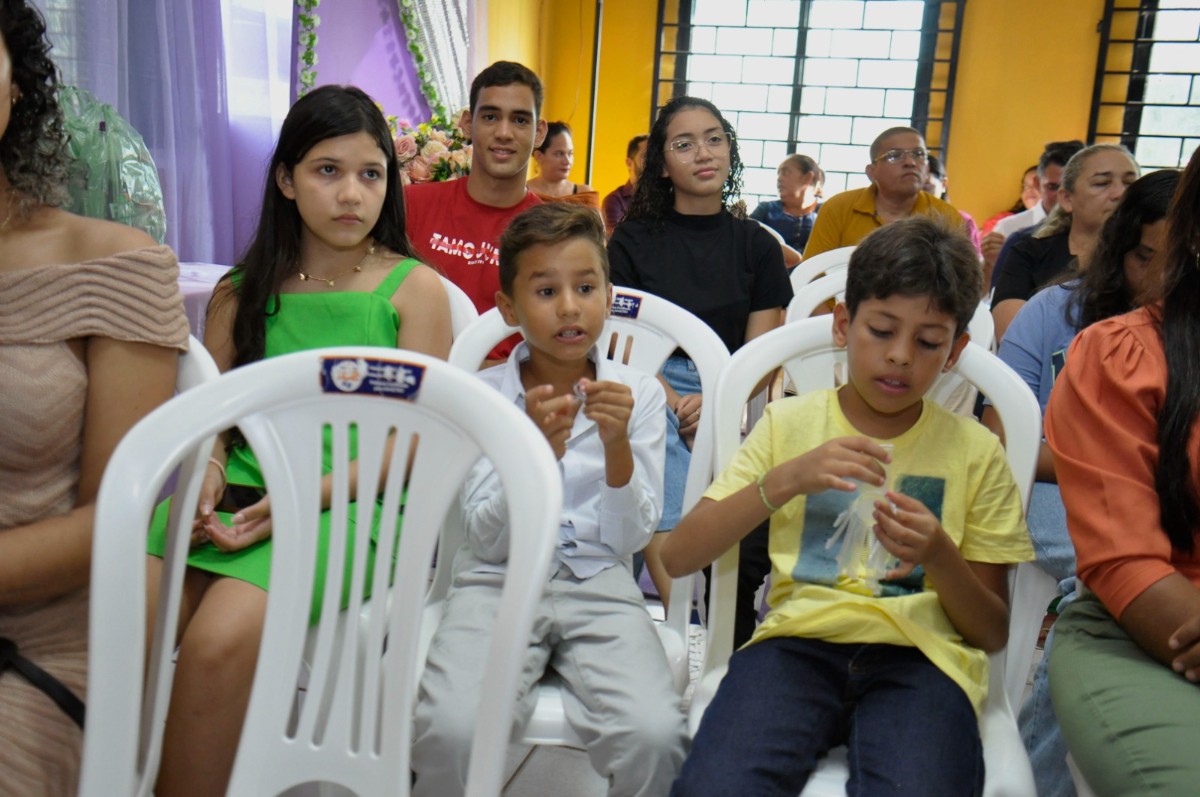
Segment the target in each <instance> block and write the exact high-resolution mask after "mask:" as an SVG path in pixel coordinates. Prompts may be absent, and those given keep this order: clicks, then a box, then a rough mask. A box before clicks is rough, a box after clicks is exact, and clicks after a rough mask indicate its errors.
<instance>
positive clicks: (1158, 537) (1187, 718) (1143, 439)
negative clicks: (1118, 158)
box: [1046, 150, 1200, 795]
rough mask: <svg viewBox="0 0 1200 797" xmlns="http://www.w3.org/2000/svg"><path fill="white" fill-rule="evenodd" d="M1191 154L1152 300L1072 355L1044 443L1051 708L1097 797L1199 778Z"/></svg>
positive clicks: (1199, 190)
mask: <svg viewBox="0 0 1200 797" xmlns="http://www.w3.org/2000/svg"><path fill="white" fill-rule="evenodd" d="M1198 411H1200V150H1198V151H1197V152H1195V153H1193V154H1192V158H1191V162H1190V163H1189V164H1188V167H1187V170H1186V171H1185V172H1184V175H1183V178H1182V180H1181V182H1180V185H1179V189H1178V191H1177V193H1176V195H1175V199H1174V202H1173V204H1172V207H1171V211H1170V214H1169V216H1168V223H1167V256H1166V263H1165V270H1164V278H1163V289H1162V300H1161V301H1160V302H1156V303H1154V304H1150V305H1146V306H1144V307H1142V308H1140V309H1138V310H1135V311H1133V312H1131V313H1128V314H1126V315H1122V316H1117V317H1115V318H1110V319H1108V320H1105V321H1101V322H1099V323H1096V324H1094V325H1092V326H1090V327H1088V328H1087V329H1086V330H1084V331H1083V332H1081V333H1080V334H1079V336H1078V337H1077V338H1076V339H1075V342H1074V343H1073V344H1072V345H1071V349H1070V351H1069V353H1068V355H1067V359H1066V367H1065V369H1064V370H1063V372H1062V375H1061V376H1060V377H1059V379H1058V382H1057V384H1056V385H1055V388H1054V392H1053V394H1052V395H1051V397H1050V403H1049V406H1048V408H1047V413H1046V439H1047V441H1048V442H1049V444H1050V448H1051V450H1052V451H1053V454H1054V465H1055V472H1056V473H1057V476H1058V483H1059V486H1060V488H1061V489H1062V496H1063V503H1064V504H1065V505H1066V508H1067V526H1068V529H1069V530H1070V533H1071V540H1072V541H1073V542H1074V544H1075V553H1076V557H1077V560H1078V572H1079V581H1080V582H1081V584H1080V586H1079V589H1078V592H1079V595H1078V597H1077V599H1076V600H1075V602H1074V603H1072V604H1071V605H1070V606H1069V607H1067V609H1066V611H1064V612H1063V614H1062V615H1061V616H1060V617H1059V619H1058V622H1057V623H1056V624H1055V641H1054V648H1053V651H1052V655H1051V659H1050V690H1051V695H1052V697H1053V701H1054V710H1055V713H1056V714H1057V715H1058V719H1059V723H1060V724H1061V726H1062V730H1063V735H1064V736H1065V738H1066V741H1067V747H1068V748H1069V749H1070V751H1071V754H1072V756H1073V757H1074V759H1075V762H1076V764H1077V765H1078V766H1079V769H1080V770H1081V772H1082V773H1083V775H1084V776H1085V778H1086V779H1087V781H1088V783H1089V784H1090V785H1091V787H1092V788H1093V789H1094V790H1095V791H1096V793H1097V794H1101V795H1108V794H1113V795H1115V794H1190V793H1192V792H1193V791H1194V790H1195V787H1196V783H1197V781H1198V780H1200V759H1197V756H1196V754H1195V740H1196V739H1197V738H1198V735H1200V691H1198V689H1197V684H1198V683H1200V557H1198V556H1197V542H1198V541H1200V430H1198V429H1197V424H1196V419H1197V413H1198Z"/></svg>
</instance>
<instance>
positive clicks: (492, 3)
mask: <svg viewBox="0 0 1200 797" xmlns="http://www.w3.org/2000/svg"><path fill="white" fill-rule="evenodd" d="M483 2H486V3H487V25H488V41H487V46H488V62H489V63H490V62H492V61H517V62H519V63H522V64H525V65H526V66H528V67H529V68H531V69H533V70H535V71H536V70H537V68H538V57H539V54H540V53H541V43H540V42H539V41H538V33H539V27H540V26H539V21H538V17H539V11H540V9H541V6H542V3H541V1H540V0H483ZM471 77H472V78H474V77H475V76H474V75H471Z"/></svg>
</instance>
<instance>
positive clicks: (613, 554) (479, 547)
mask: <svg viewBox="0 0 1200 797" xmlns="http://www.w3.org/2000/svg"><path fill="white" fill-rule="evenodd" d="M588 357H589V359H591V360H592V361H593V362H595V363H596V379H597V380H598V381H610V382H621V383H623V384H625V385H628V386H629V388H630V390H631V391H632V392H633V411H632V414H631V416H630V419H629V445H630V448H631V449H632V451H633V476H632V478H630V480H629V483H628V484H626V485H625V486H623V487H610V486H608V485H607V484H606V483H605V461H604V444H603V443H602V442H601V440H600V435H599V432H598V431H597V429H596V424H595V422H593V421H591V420H589V419H588V418H586V417H585V416H584V414H583V408H582V407H581V408H580V410H579V412H578V413H577V414H576V415H575V422H574V425H573V426H572V427H571V435H570V437H569V438H568V439H567V448H566V453H564V454H563V456H562V459H560V460H559V461H558V469H559V473H560V474H561V475H562V480H563V509H562V519H561V523H560V526H559V534H558V540H559V541H558V550H557V553H556V557H557V560H558V562H559V563H560V564H562V565H565V566H566V567H568V568H569V569H570V570H571V572H572V573H573V574H574V575H575V576H576V577H577V578H589V577H591V576H593V575H595V574H596V573H599V572H600V571H601V570H605V569H607V568H610V567H612V566H613V565H615V564H617V563H618V562H619V561H620V560H621V559H623V558H624V557H626V556H629V555H630V554H633V553H636V552H637V551H640V550H641V549H642V548H644V547H645V546H646V543H647V542H648V541H649V540H650V537H651V535H653V533H654V529H655V528H656V527H657V526H658V521H659V518H660V517H661V516H662V503H663V468H664V459H665V456H666V424H667V420H666V397H665V395H664V393H663V389H662V386H661V385H660V384H659V382H658V380H657V379H655V378H654V377H652V376H649V375H647V374H645V373H643V372H641V371H638V370H636V369H634V368H630V367H628V366H625V365H621V364H619V363H614V362H610V361H609V360H606V359H604V358H603V357H600V356H599V353H598V352H597V350H596V349H595V348H593V349H592V351H591V352H590V353H589V355H588ZM528 359H529V346H528V344H527V343H524V342H522V343H521V344H519V345H518V346H517V348H516V349H514V350H513V353H512V354H511V355H510V356H509V358H508V361H507V362H505V363H503V364H501V365H497V366H494V367H492V368H488V369H486V370H484V371H481V372H480V373H479V378H480V379H482V380H483V381H485V382H487V383H488V384H489V385H491V386H492V387H494V388H496V389H497V390H499V391H500V392H501V393H503V394H504V395H505V396H507V397H508V398H509V399H511V400H512V402H513V403H514V404H516V405H517V406H518V407H519V408H520V409H521V410H522V411H524V409H525V388H524V387H523V386H522V384H521V368H520V363H521V362H522V361H524V360H528ZM547 445H549V443H547ZM463 495H464V502H465V505H464V509H465V515H466V525H467V540H468V544H469V545H470V549H471V553H472V554H474V556H475V558H477V559H479V560H480V561H481V562H482V563H483V564H482V565H481V566H477V567H475V568H473V569H477V570H479V569H481V570H485V571H491V572H503V570H504V561H505V559H506V557H507V555H508V522H509V518H508V505H507V499H506V497H505V494H504V491H503V489H502V488H501V484H500V478H499V476H498V475H497V474H496V471H495V469H494V468H493V467H492V464H491V462H489V461H488V460H486V459H484V460H480V461H479V462H478V463H476V465H475V467H474V468H473V469H472V470H471V473H470V474H469V475H468V476H467V480H466V483H465V484H464V485H463Z"/></svg>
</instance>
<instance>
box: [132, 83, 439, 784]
mask: <svg viewBox="0 0 1200 797" xmlns="http://www.w3.org/2000/svg"><path fill="white" fill-rule="evenodd" d="M205 344H206V345H207V347H208V349H209V351H211V352H212V355H213V357H214V358H215V359H216V361H217V365H218V366H219V367H220V368H221V370H223V371H224V370H228V369H229V368H234V367H237V366H240V365H245V364H247V363H253V362H257V361H258V360H261V359H263V358H265V357H276V356H279V355H282V354H287V353H290V352H294V351H303V350H306V349H315V348H320V347H322V346H340V345H341V346H349V345H364V346H397V347H400V348H404V349H410V350H414V351H420V352H424V353H426V354H431V355H433V356H436V357H443V358H444V357H446V356H447V354H448V353H449V350H450V308H449V302H448V300H447V298H446V292H445V289H444V288H443V287H442V284H441V281H440V278H439V277H438V275H437V273H436V272H434V271H433V270H432V269H430V268H429V267H427V266H424V265H422V264H420V263H418V262H417V261H416V260H415V259H414V258H413V250H412V247H411V246H410V244H409V242H408V238H407V236H406V235H405V232H404V201H403V193H402V191H401V188H400V172H399V169H398V167H397V165H396V152H395V148H394V147H393V146H392V142H391V136H390V133H389V131H388V127H387V123H386V122H385V121H384V118H383V115H382V114H381V113H380V111H379V109H378V107H377V106H376V105H375V103H374V101H373V100H372V99H371V98H370V97H368V96H367V95H366V94H364V93H363V92H362V91H360V90H359V89H356V88H353V87H342V86H322V87H321V88H318V89H315V90H314V91H312V92H310V93H308V94H306V95H305V96H304V97H302V98H301V99H300V100H299V101H297V103H296V104H295V105H294V106H292V109H291V111H289V112H288V115H287V118H286V119H285V120H284V122H283V127H282V129H281V130H280V133H279V143H278V144H277V145H276V147H275V154H274V155H273V156H272V158H271V164H270V167H269V168H268V170H267V175H266V187H265V190H264V195H263V208H262V215H261V217H260V219H259V223H258V230H257V232H256V233H255V236H254V241H253V242H252V243H251V244H250V247H249V249H248V250H247V252H246V255H245V257H244V258H243V259H242V261H241V262H240V263H238V264H237V266H236V267H235V268H234V269H233V270H232V271H231V272H230V273H229V275H228V276H227V277H225V278H224V279H222V281H221V282H220V283H218V284H217V288H216V290H215V291H214V292H213V299H212V301H211V302H210V304H209V308H208V321H207V324H206V326H205ZM223 438H224V439H222V440H219V441H218V443H217V445H216V447H215V448H214V450H213V456H212V459H210V460H209V464H208V472H207V473H206V474H205V477H204V483H203V487H202V488H201V492H200V502H199V506H198V507H197V510H196V521H195V524H194V530H193V535H192V545H193V551H192V553H191V555H190V556H189V557H188V570H187V574H186V576H185V581H184V599H183V607H184V609H183V612H182V616H181V618H180V623H179V628H180V640H179V657H178V664H177V666H176V671H175V684H174V689H173V691H172V693H171V705H170V708H169V710H168V714H167V727H166V731H165V733H164V737H163V756H162V766H161V769H160V771H159V777H158V783H157V786H156V789H155V793H156V794H157V795H158V797H170V795H176V794H179V795H189V797H199V796H200V795H209V794H211V795H219V794H224V792H225V784H226V783H227V781H228V779H229V775H230V773H231V771H232V767H233V759H234V755H235V753H236V751H237V745H238V739H239V736H240V732H241V725H242V719H243V718H244V716H245V712H246V705H247V702H248V701H249V698H250V686H251V683H252V680H253V675H254V665H255V661H256V659H257V656H258V644H259V639H260V638H261V636H262V621H263V615H264V613H265V610H266V600H267V593H266V590H267V581H268V577H269V575H270V562H271V540H270V537H271V533H272V528H271V504H270V497H269V496H267V495H266V494H265V493H264V482H263V477H262V473H261V471H260V470H259V467H258V462H257V461H256V460H255V458H254V452H252V451H251V450H250V449H249V448H248V447H247V446H246V445H245V442H244V441H243V440H241V439H239V438H238V437H237V436H235V435H232V434H230V433H227V434H226V435H224V436H223ZM353 490H354V487H353V486H352V487H351V492H352V494H353ZM330 491H331V488H330V486H329V483H328V479H326V483H324V484H323V485H322V490H321V493H322V502H323V504H327V502H328V500H329V495H330ZM352 506H353V505H352ZM167 510H168V507H167V505H166V504H165V503H164V505H163V506H161V507H159V510H158V512H157V513H156V515H155V519H154V525H153V527H152V529H151V534H150V545H149V550H150V553H151V554H152V555H151V556H150V557H149V558H148V569H149V583H150V589H151V600H150V605H151V607H153V606H154V605H155V603H156V600H155V597H154V596H155V595H156V594H157V591H158V583H159V578H160V573H161V570H162V561H161V559H160V558H159V557H160V556H161V555H162V551H163V548H164V545H165V539H164V537H165V526H166V517H167ZM328 514H329V513H328V511H326V512H325V513H324V514H323V516H322V527H321V532H322V533H321V536H320V543H319V544H320V548H319V550H318V554H317V556H318V567H317V572H318V573H320V572H323V571H324V560H325V556H326V553H327V550H326V548H327V544H328V533H329V518H328ZM349 524H350V528H351V530H352V529H353V527H354V525H355V523H354V513H353V512H352V514H351V517H350V520H349ZM377 531H378V529H376V528H372V533H373V534H374V533H375V532H377ZM322 588H323V584H322V582H321V581H320V580H318V583H317V584H316V585H315V588H314V590H313V604H312V605H313V607H314V609H313V611H314V615H315V613H316V612H318V611H319V607H320V601H321V595H322ZM347 597H348V596H343V600H345V599H346V598H347ZM152 610H153V609H152ZM149 627H153V623H151V625H150V626H149Z"/></svg>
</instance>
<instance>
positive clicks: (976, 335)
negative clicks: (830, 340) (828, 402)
mask: <svg viewBox="0 0 1200 797" xmlns="http://www.w3.org/2000/svg"><path fill="white" fill-rule="evenodd" d="M848 273H849V272H848V271H847V270H846V269H840V270H838V271H835V272H833V273H830V274H826V275H825V276H823V277H820V278H818V279H815V280H813V281H812V282H810V283H808V284H807V285H805V286H804V287H803V288H801V289H800V290H799V291H797V293H796V295H795V296H793V297H792V301H791V302H790V303H789V304H788V308H787V323H788V324H791V323H793V322H795V321H799V320H801V319H806V318H809V317H810V316H811V315H812V312H813V311H814V310H816V309H817V308H818V307H820V306H822V305H823V304H824V303H825V302H827V301H828V300H830V299H837V300H839V301H841V300H842V298H843V297H844V294H845V291H846V276H847V274H848ZM825 318H826V319H827V321H826V323H831V321H830V320H828V319H829V317H828V316H825ZM967 332H968V333H969V334H970V335H971V342H972V343H976V344H978V345H979V346H980V347H982V348H983V349H984V350H985V351H990V350H991V348H992V344H993V343H994V342H995V332H996V327H995V324H994V322H993V321H992V313H991V310H990V309H989V308H988V306H987V305H986V304H984V303H982V302H980V304H979V306H978V307H976V308H975V312H974V314H973V315H972V316H971V320H970V322H969V323H968V324H967ZM845 361H846V352H845V350H844V349H834V348H830V349H827V350H814V351H811V352H808V353H807V354H806V356H804V357H802V358H799V357H798V358H796V359H793V360H791V361H789V362H787V363H784V371H785V372H786V373H787V375H788V379H789V380H790V381H791V382H792V383H793V384H797V383H798V381H797V380H798V378H800V371H801V370H803V371H804V374H803V378H802V381H806V382H807V383H808V384H810V385H812V387H811V388H810V389H817V388H818V387H826V388H828V387H834V385H835V383H836V376H835V375H836V373H837V369H838V368H839V367H841V366H843V364H844V363H845ZM815 380H820V381H815ZM960 384H962V377H961V376H958V375H956V374H954V373H946V374H942V375H941V376H940V377H938V381H937V382H935V383H934V385H933V387H932V388H930V390H929V397H930V398H931V399H933V400H934V401H937V402H938V403H945V401H946V400H947V399H949V398H950V395H951V394H952V393H953V392H954V391H955V390H956V389H957V388H958V386H959V385H960Z"/></svg>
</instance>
